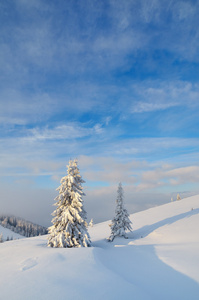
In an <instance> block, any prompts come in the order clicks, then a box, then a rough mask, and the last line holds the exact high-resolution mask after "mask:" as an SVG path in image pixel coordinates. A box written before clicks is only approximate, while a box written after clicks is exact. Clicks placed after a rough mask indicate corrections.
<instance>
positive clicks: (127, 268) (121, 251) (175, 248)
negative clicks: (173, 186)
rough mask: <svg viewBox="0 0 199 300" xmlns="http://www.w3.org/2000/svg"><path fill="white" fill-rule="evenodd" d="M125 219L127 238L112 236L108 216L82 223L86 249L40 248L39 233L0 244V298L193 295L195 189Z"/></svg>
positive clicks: (198, 216)
mask: <svg viewBox="0 0 199 300" xmlns="http://www.w3.org/2000/svg"><path fill="white" fill-rule="evenodd" d="M130 219H131V221H132V223H133V232H131V233H128V239H123V238H115V240H114V242H112V243H108V242H107V241H106V238H107V237H108V236H109V235H110V228H109V226H108V224H110V221H109V222H104V223H101V224H97V225H94V226H93V227H90V228H89V232H90V235H91V240H92V247H90V248H70V249H68V248H47V236H40V237H34V238H28V239H27V238H26V239H20V240H15V241H9V242H5V243H2V244H0V291H1V292H0V299H9V300H12V299H13V300H14V299H15V300H18V299H20V300H21V299H29V300H31V299H34V300H35V299H38V300H39V299H53V300H54V299H64V300H65V299H67V300H70V299H75V300H76V299H93V298H94V299H95V300H96V299H100V300H101V299H114V300H116V299H136V300H140V299H143V300H145V299H152V300H156V299H157V300H159V299H161V300H163V299H168V300H172V299H173V300H174V299H175V300H176V299H181V300H183V299H184V300H185V299H186V300H187V299H192V300H194V299H197V300H198V297H199V234H198V228H199V196H194V197H190V198H187V199H183V200H180V201H176V202H173V203H169V204H166V205H162V206H159V207H155V208H152V209H149V210H146V211H143V212H139V213H136V214H133V215H131V216H130Z"/></svg>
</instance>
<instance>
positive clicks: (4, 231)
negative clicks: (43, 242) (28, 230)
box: [0, 225, 24, 241]
mask: <svg viewBox="0 0 199 300" xmlns="http://www.w3.org/2000/svg"><path fill="white" fill-rule="evenodd" d="M0 234H2V235H3V240H4V241H6V239H7V238H9V240H10V239H14V240H16V239H22V238H24V236H22V235H20V234H18V233H15V232H14V231H12V230H10V229H8V228H4V227H3V226H1V225H0Z"/></svg>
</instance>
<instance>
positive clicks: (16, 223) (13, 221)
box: [0, 216, 48, 237]
mask: <svg viewBox="0 0 199 300" xmlns="http://www.w3.org/2000/svg"><path fill="white" fill-rule="evenodd" d="M0 225H2V226H3V227H4V228H8V229H10V230H12V231H14V232H15V233H18V234H20V235H23V236H26V237H33V236H38V235H44V234H47V233H48V230H47V228H46V227H43V226H41V225H37V224H33V223H31V222H29V221H26V220H24V219H21V218H18V217H14V216H0Z"/></svg>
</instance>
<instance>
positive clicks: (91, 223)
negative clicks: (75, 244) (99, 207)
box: [89, 219, 93, 227]
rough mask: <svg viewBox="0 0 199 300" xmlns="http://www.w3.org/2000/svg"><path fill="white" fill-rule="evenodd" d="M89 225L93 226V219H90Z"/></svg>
mask: <svg viewBox="0 0 199 300" xmlns="http://www.w3.org/2000/svg"><path fill="white" fill-rule="evenodd" d="M89 226H90V227H93V219H91V220H90V223H89Z"/></svg>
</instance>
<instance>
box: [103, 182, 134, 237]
mask: <svg viewBox="0 0 199 300" xmlns="http://www.w3.org/2000/svg"><path fill="white" fill-rule="evenodd" d="M131 224H132V222H131V221H130V219H129V214H128V212H127V210H126V209H125V208H124V192H123V188H122V184H121V182H120V183H119V185H118V190H117V200H116V210H115V217H114V218H113V220H112V224H111V225H110V228H111V235H110V237H109V238H108V241H110V242H112V241H113V240H114V238H115V237H116V236H123V237H125V238H127V236H126V232H125V231H126V230H129V231H132V228H131Z"/></svg>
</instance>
